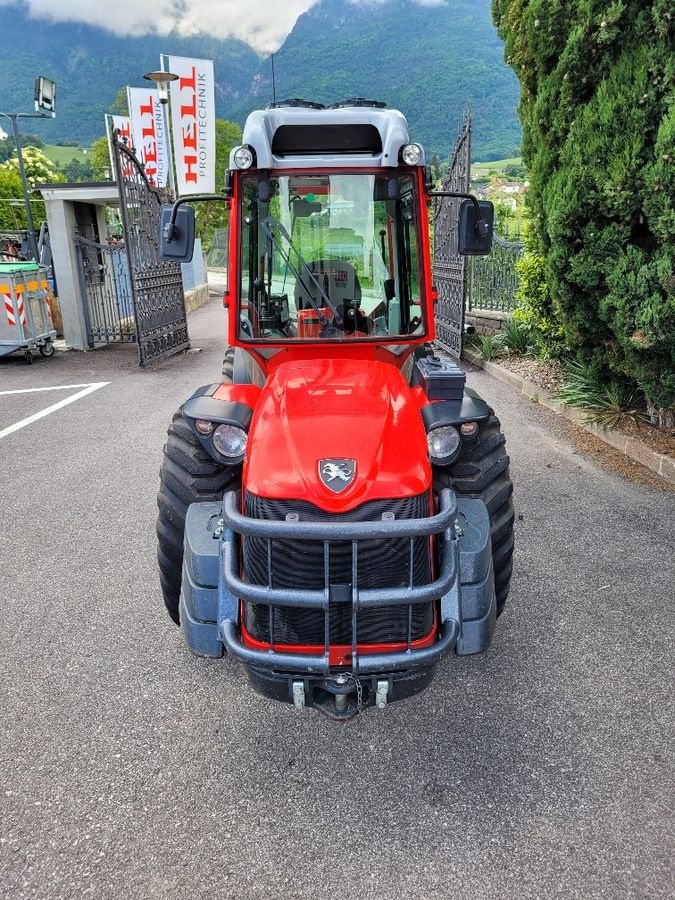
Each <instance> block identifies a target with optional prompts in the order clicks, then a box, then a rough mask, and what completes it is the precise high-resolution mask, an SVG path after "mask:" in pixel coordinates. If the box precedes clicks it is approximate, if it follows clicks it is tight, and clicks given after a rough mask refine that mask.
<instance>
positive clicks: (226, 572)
mask: <svg viewBox="0 0 675 900" xmlns="http://www.w3.org/2000/svg"><path fill="white" fill-rule="evenodd" d="M239 508H240V497H239V494H238V493H237V492H234V491H232V492H228V493H226V494H225V496H224V498H223V508H222V523H223V531H222V538H221V545H220V560H219V566H220V577H219V579H218V582H219V584H218V632H219V636H220V639H221V640H222V642H223V644H224V645H225V648H226V649H227V651H228V653H231V654H232V656H234V657H236V658H237V659H240V660H241V661H242V662H244V663H245V664H247V665H249V666H254V667H258V668H265V669H274V670H275V671H279V670H281V671H291V672H297V673H305V674H314V675H327V674H329V673H330V672H331V664H330V659H329V648H330V643H329V635H330V607H331V602H332V600H333V598H332V596H331V594H332V589H331V584H330V575H329V559H330V555H329V548H330V544H331V543H333V542H336V541H340V542H350V543H351V545H352V584H351V612H352V629H351V631H352V649H351V661H350V664H349V667H350V670H351V672H352V673H353V674H354V675H369V674H376V673H379V672H384V671H387V672H394V671H400V670H409V669H415V668H428V667H430V666H432V665H433V664H434V663H436V662H437V661H438V660H439V659H440V658H441V657H442V656H443V655H444V654H446V653H447V652H448V651H450V650H452V649H453V648H454V647H455V645H456V643H457V641H458V638H459V637H460V632H461V622H462V614H461V592H460V573H459V569H460V547H459V539H458V528H457V514H458V504H457V498H456V496H455V494H454V493H453V492H452V491H450V490H447V489H446V490H443V491H441V493H440V495H439V511H438V513H437V514H436V515H433V516H429V517H427V518H421V519H399V520H396V519H393V518H387V515H386V514H385V516H383V518H382V520H378V521H374V522H373V521H369V522H344V521H334V522H303V521H298V520H293V519H292V520H288V519H287V520H281V521H270V520H266V519H253V518H249V517H248V516H245V515H243V514H242V513H241V512H240V511H239ZM460 531H461V530H460ZM433 536H435V537H436V538H437V541H438V560H439V567H438V569H439V571H438V575H437V578H436V579H435V580H434V581H430V582H429V583H427V584H422V585H414V584H413V548H414V541H415V539H416V538H420V537H429V538H430V537H433ZM241 537H244V538H246V537H254V538H262V539H264V540H266V541H267V546H268V584H267V585H259V584H251V583H250V582H247V581H244V580H243V579H242V578H241V577H240V574H239V572H240V563H241V554H240V538H241ZM391 538H403V539H408V540H409V541H410V560H409V580H408V584H407V585H406V586H403V587H392V588H364V589H361V588H359V585H358V577H357V576H358V553H359V541H362V540H369V541H372V540H374V539H375V540H377V539H383V540H386V539H391ZM275 539H276V540H281V539H283V540H286V541H287V540H298V541H317V542H323V545H324V554H323V559H324V587H323V588H322V589H301V590H298V589H289V588H275V587H272V562H271V561H272V549H271V548H272V541H274V540H275ZM488 542H489V538H488ZM439 599H440V601H441V602H440V619H441V622H440V629H439V636H438V640H437V641H436V642H435V643H434V644H433V645H432V646H430V647H425V648H413V647H411V631H410V628H409V629H408V640H407V648H406V649H405V650H399V651H391V652H385V653H379V652H378V653H369V654H360V653H359V652H358V647H357V627H356V626H357V615H358V612H359V610H365V609H374V608H377V607H383V606H394V605H404V606H409V607H410V610H409V621H410V620H411V614H412V606H413V605H415V604H418V603H429V602H430V601H437V600H439ZM240 600H244V601H251V602H254V603H260V604H265V605H267V606H269V607H270V621H272V613H273V607H275V606H286V607H296V608H297V607H300V608H304V609H313V610H321V611H323V613H324V621H325V638H324V652H323V653H322V654H320V655H312V654H304V653H284V652H279V651H277V650H274V649H269V650H260V649H255V648H252V647H248V646H246V645H245V644H244V643H242V640H241V637H240V627H239V618H240V615H239V610H240ZM271 643H272V644H273V640H272V641H271ZM333 668H335V666H333Z"/></svg>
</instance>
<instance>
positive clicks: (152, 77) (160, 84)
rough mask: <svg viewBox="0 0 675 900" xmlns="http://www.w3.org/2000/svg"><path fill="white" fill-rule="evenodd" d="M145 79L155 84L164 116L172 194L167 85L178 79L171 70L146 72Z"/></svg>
mask: <svg viewBox="0 0 675 900" xmlns="http://www.w3.org/2000/svg"><path fill="white" fill-rule="evenodd" d="M161 62H163V61H161ZM143 78H145V79H146V81H152V82H154V83H155V84H156V85H157V94H158V96H159V102H160V103H161V104H162V111H163V118H164V130H165V132H166V149H167V156H168V160H167V162H168V163H169V188H170V190H171V194H172V196H174V197H175V195H176V184H175V181H174V174H173V147H172V145H171V130H170V128H169V116H168V115H167V109H168V106H169V85H170V84H171V82H172V81H178V75H174V74H173V72H164V71H160V72H148V73H147V74H146V75H144V76H143Z"/></svg>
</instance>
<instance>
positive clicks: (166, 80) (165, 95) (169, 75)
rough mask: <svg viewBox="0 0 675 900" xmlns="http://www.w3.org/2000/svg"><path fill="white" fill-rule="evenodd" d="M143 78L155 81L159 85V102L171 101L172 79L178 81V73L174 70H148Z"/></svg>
mask: <svg viewBox="0 0 675 900" xmlns="http://www.w3.org/2000/svg"><path fill="white" fill-rule="evenodd" d="M143 78H145V79H147V81H154V82H155V84H156V85H157V93H158V94H159V102H160V103H164V104H167V103H168V102H169V84H170V83H171V82H172V81H178V75H174V74H173V72H148V74H147V75H144V76H143Z"/></svg>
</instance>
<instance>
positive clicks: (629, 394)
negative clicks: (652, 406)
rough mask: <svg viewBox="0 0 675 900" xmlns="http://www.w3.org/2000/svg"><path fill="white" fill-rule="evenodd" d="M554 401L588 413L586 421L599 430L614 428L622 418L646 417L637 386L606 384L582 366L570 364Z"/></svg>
mask: <svg viewBox="0 0 675 900" xmlns="http://www.w3.org/2000/svg"><path fill="white" fill-rule="evenodd" d="M555 396H556V399H558V400H562V401H563V403H567V404H568V405H569V406H575V407H577V408H578V409H585V410H586V411H587V416H586V422H587V423H589V424H594V425H599V426H601V427H602V428H616V426H617V425H620V424H621V422H622V421H623V420H624V419H627V418H628V419H637V418H645V417H646V406H645V395H644V393H643V392H642V391H641V390H640V389H639V387H638V386H637V385H636V384H632V385H631V384H627V383H626V382H625V381H621V382H620V381H616V380H611V381H605V380H603V378H602V376H601V375H599V374H598V372H597V371H594V370H593V369H592V368H590V367H588V366H585V365H584V364H583V363H579V362H570V363H568V364H567V365H566V367H565V380H564V382H563V384H562V386H561V387H560V388H559V389H558V390H557V391H556V394H555Z"/></svg>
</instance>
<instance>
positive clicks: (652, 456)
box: [462, 348, 675, 484]
mask: <svg viewBox="0 0 675 900" xmlns="http://www.w3.org/2000/svg"><path fill="white" fill-rule="evenodd" d="M462 356H463V357H464V358H466V359H467V360H468V361H469V362H470V363H472V364H473V365H474V366H478V368H479V369H483V370H484V371H485V372H487V373H488V375H491V376H492V377H493V378H496V379H497V381H501V382H502V383H503V384H508V385H510V386H511V387H512V388H515V389H516V390H517V391H518V392H519V393H521V394H522V395H523V396H524V397H527V399H528V400H531V401H533V402H534V403H541V405H542V406H545V407H546V408H547V409H550V410H552V411H553V412H554V413H557V414H558V415H559V416H564V418H566V419H569V420H570V422H574V424H575V425H578V426H579V427H580V428H583V429H584V431H588V432H590V434H594V435H595V436H596V437H598V438H600V440H601V441H604V442H605V443H606V444H609V446H610V447H614V449H615V450H618V451H619V452H620V453H623V454H624V455H625V456H628V457H630V459H632V460H634V461H635V462H637V463H640V465H642V466H645V468H647V469H650V470H651V471H652V472H655V473H656V474H657V475H660V476H661V477H662V478H665V479H667V480H668V481H670V482H672V483H673V484H675V459H672V458H671V457H669V456H665V455H664V454H663V453H655V452H654V450H652V449H651V448H650V447H648V446H647V445H646V444H645V443H644V441H641V440H640V439H639V438H635V437H628V435H626V434H623V433H622V432H621V431H616V430H615V429H614V428H600V427H599V426H598V425H589V424H588V423H587V422H586V421H585V418H586V414H585V413H584V412H583V411H582V410H580V409H576V408H575V407H573V406H568V405H567V404H566V403H561V401H560V400H556V399H555V397H554V396H553V394H552V393H551V392H550V391H547V390H546V389H545V388H541V387H539V385H536V384H534V382H532V381H528V380H527V379H526V378H521V376H520V375H516V374H515V373H514V372H510V371H509V370H508V369H504V368H502V367H501V366H499V365H497V363H493V362H488V360H486V359H483V358H482V357H481V356H479V355H478V354H477V353H474V352H473V351H472V350H469V349H467V348H464V350H463V351H462Z"/></svg>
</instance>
